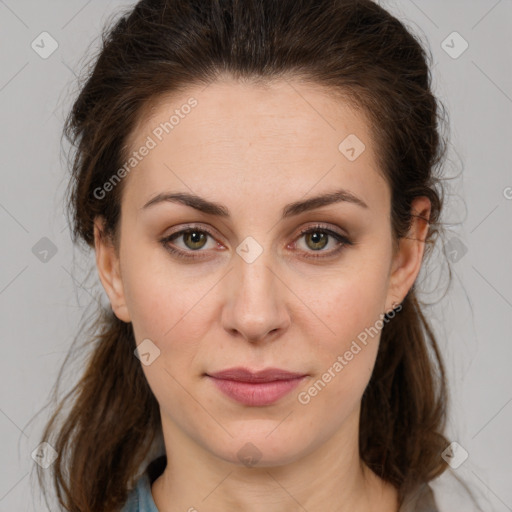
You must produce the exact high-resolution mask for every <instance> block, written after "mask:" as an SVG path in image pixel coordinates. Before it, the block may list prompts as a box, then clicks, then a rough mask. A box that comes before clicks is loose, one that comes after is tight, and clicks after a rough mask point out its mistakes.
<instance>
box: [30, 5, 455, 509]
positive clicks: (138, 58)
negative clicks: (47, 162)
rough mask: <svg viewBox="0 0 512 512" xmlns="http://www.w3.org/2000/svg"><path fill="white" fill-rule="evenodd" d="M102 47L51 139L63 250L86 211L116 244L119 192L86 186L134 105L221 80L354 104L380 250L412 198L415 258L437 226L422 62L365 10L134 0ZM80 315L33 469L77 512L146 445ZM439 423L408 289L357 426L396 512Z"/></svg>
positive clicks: (146, 407)
mask: <svg viewBox="0 0 512 512" xmlns="http://www.w3.org/2000/svg"><path fill="white" fill-rule="evenodd" d="M102 43H103V44H102V47H101V49H100V52H99V55H98V56H96V57H94V65H93V66H91V68H90V70H89V71H88V72H87V78H86V81H85V83H84V84H83V87H82V88H81V90H80V93H79V95H78V98H77V99H76V101H75V103H74V105H73V107H72V110H71V112H70V114H69V117H68V119H67V121H66V126H65V131H64V133H65V135H66V136H67V138H68V140H69V141H70V142H71V143H72V145H73V159H72V176H71V180H70V182H69V196H68V204H67V206H68V213H69V215H70V218H71V223H72V237H73V242H74V243H76V242H77V241H83V242H85V244H86V245H87V246H88V248H94V230H93V222H94V220H95V218H96V217H97V216H101V217H102V218H103V219H104V220H105V226H104V228H105V229H104V233H103V236H108V237H112V239H113V240H117V234H118V227H119V226H118V224H119V222H118V221H119V217H120V216H119V214H120V204H121V203H120V201H121V197H122V190H123V186H122V185H123V181H121V183H120V184H119V185H118V186H115V187H114V188H113V189H112V191H110V192H109V194H108V197H107V198H106V199H105V198H101V199H100V198H98V197H96V195H95V194H94V191H95V190H96V189H98V188H101V187H102V186H103V185H104V184H105V183H106V182H107V181H108V180H109V179H110V178H111V177H112V175H113V174H114V173H115V171H116V170H117V169H119V168H120V167H121V166H122V164H123V162H124V161H125V157H126V152H127V147H126V141H127V140H128V137H129V135H130V134H131V133H132V132H133V130H134V129H135V128H136V127H137V126H138V122H139V121H140V119H141V117H142V116H143V115H144V112H146V111H147V107H148V105H149V104H150V103H151V102H153V101H155V99H158V98H159V97H161V96H162V95H164V94H168V93H172V92H173V91H180V90H185V89H186V88H187V87H188V86H190V85H197V84H204V85H206V84H209V83H211V82H213V81H215V79H216V77H218V76H220V74H221V73H222V74H229V75H231V76H233V77H235V78H238V79H246V80H254V81H260V82H261V83H264V82H265V81H271V80H274V79H280V78H281V79H282V78H290V79H300V80H303V81H309V82H311V83H314V84H319V85H322V86H325V87H326V88H328V90H330V91H332V93H333V94H339V95H340V96H342V97H344V98H345V99H347V100H349V101H350V102H351V103H352V104H353V105H354V106H356V107H357V108H359V109H360V110H361V111H362V112H363V113H364V114H365V115H366V116H367V119H368V120H369V125H370V126H371V129H372V138H373V141H372V142H373V145H374V147H375V148H376V154H377V155H378V158H379V165H380V171H381V172H382V173H383V176H385V178H386V180H387V183H388V184H389V186H390V189H391V192H392V204H391V212H392V231H393V236H394V241H395V243H396V242H397V241H398V240H399V239H400V238H402V237H405V236H407V233H408V229H409V227H410V224H411V220H412V215H413V214H412V212H411V203H412V201H413V199H414V198H415V197H417V196H426V197H428V198H429V199H430V201H431V205H432V207H431V216H430V219H429V232H428V236H427V240H426V243H427V247H426V252H425V254H428V253H429V252H430V251H429V249H430V248H431V246H432V244H433V243H434V240H435V239H436V238H437V235H438V234H439V233H440V232H441V230H442V225H441V223H440V222H439V220H440V213H441V208H442V204H443V190H442V187H441V186H440V185H441V177H440V176H439V175H438V174H436V171H438V170H439V169H440V167H441V164H442V162H443V159H444V156H445V152H446V144H445V143H444V140H443V138H442V137H441V135H440V130H439V127H440V123H439V122H440V121H442V120H443V116H442V115H441V114H442V113H443V108H442V105H441V103H440V102H439V103H438V100H437V99H436V98H435V97H434V95H433V93H432V91H431V76H430V71H429V66H428V58H427V54H426V51H425V50H424V48H423V47H422V45H421V44H420V43H419V42H418V40H417V39H416V38H415V37H414V36H413V35H411V33H410V32H409V31H408V30H407V29H406V28H405V26H404V25H403V24H402V23H401V22H400V21H399V20H397V19H396V18H395V17H393V16H392V15H391V14H390V13H388V12H387V11H386V10H384V9H383V8H381V7H380V6H379V5H377V4H376V3H374V2H372V1H370V0H243V1H242V0H209V1H207V0H168V1H163V0H162V1H157V0H151V1H149V0H143V1H141V2H139V3H137V5H136V6H135V7H134V8H132V9H131V10H130V11H129V12H127V13H126V14H125V15H123V16H122V17H121V18H120V19H119V20H118V21H117V22H116V23H115V24H114V26H112V27H111V28H110V29H108V30H107V29H106V30H105V32H104V34H103V41H102ZM430 59H431V57H430ZM98 315H99V316H98ZM91 320H92V321H91V322H90V328H89V330H86V331H85V335H86V336H89V338H90V339H92V341H89V343H90V344H91V345H92V347H91V350H90V356H89V358H88V360H87V362H86V368H85V372H84V373H83V375H82V376H81V378H80V380H79V381H78V382H77V384H76V385H75V386H74V388H73V389H72V390H71V391H70V392H69V393H68V394H67V395H66V396H65V397H64V398H63V400H62V401H61V402H60V404H59V407H58V408H57V410H56V411H55V413H54V414H53V416H52V417H51V419H50V421H49V422H48V424H47V425H46V428H45V430H44V434H43V440H44V441H47V442H49V443H50V444H51V445H52V446H53V447H54V448H55V450H56V451H57V453H58V457H57V459H56V460H55V462H54V464H53V465H52V466H51V468H50V469H49V470H42V469H41V468H37V469H38V476H39V479H40V484H41V486H42V487H43V489H44V484H43V476H44V473H46V472H48V471H51V475H52V477H53V481H52V483H53V486H54V488H55V490H56V493H57V497H58V500H59V503H60V505H61V506H62V507H64V510H70V511H80V512H99V511H104V510H105V511H110V510H116V509H119V508H120V507H121V506H122V504H123V503H124V502H125V500H126V498H127V494H128V491H129V490H130V489H131V488H132V486H133V485H134V483H135V481H136V478H137V477H138V476H139V474H140V471H141V468H144V467H145V464H146V463H148V462H149V456H148V454H150V453H152V452H151V450H152V449H153V448H154V447H155V446H156V445H157V444H158V443H161V422H160V413H159V408H158V403H157V401H156V399H155V397H154V396H153V394H152V392H151V390H150V388H149V385H148V383H147V381H146V379H145V376H144V373H143V371H142V368H141V365H140V362H139V361H138V359H137V358H136V357H135V356H134V349H135V339H134V335H133V330H132V325H131V324H126V323H124V322H122V321H120V320H119V319H118V318H117V317H116V316H115V315H114V314H113V312H112V311H110V310H108V311H107V310H106V309H104V308H100V310H99V313H98V312H96V314H95V315H94V317H93V318H92V319H91ZM68 359H69V354H68V358H67V359H66V361H65V362H64V365H63V367H64V366H65V365H67V364H68ZM61 372H62V370H61ZM60 377H61V374H59V378H58V380H60ZM69 400H71V409H70V410H69V411H68V412H67V413H66V416H65V417H64V420H63V421H62V423H61V424H59V423H58V421H57V420H58V418H59V415H60V414H61V412H62V409H63V407H64V405H65V404H67V403H68V401H69ZM377 410H378V411H379V414H375V411H377ZM446 413H447V390H446V380H445V370H444V366H443V362H442V359H441V356H440V353H439V349H438V346H437V343H436V339H435V336H434V334H433V332H432V329H431V328H430V326H429V323H428V321H427V320H426V318H425V317H424V315H423V313H422V308H421V307H420V303H419V301H418V298H417V294H416V291H415V287H414V286H413V287H412V288H411V290H410V291H409V293H408V294H407V296H406V297H405V299H404V301H403V303H402V309H401V311H400V313H398V314H396V315H395V316H394V318H393V319H392V320H391V321H389V322H387V323H386V325H385V326H384V328H383V329H382V336H381V342H380V347H379V352H378V356H377V361H376V365H375V369H374V372H373V375H372V377H371V380H370V382H369V384H368V386H367V388H366V390H365V392H364V395H363V397H362V411H361V423H360V455H361V458H362V459H363V461H364V462H365V463H366V464H367V465H368V466H369V467H370V468H371V469H372V470H373V471H375V472H376V473H377V474H378V475H379V476H380V477H381V478H383V479H385V480H386V481H388V482H391V483H392V484H393V485H395V486H396V487H397V488H398V490H399V497H400V502H401V503H402V502H403V500H404V497H405V496H406V494H407V493H409V492H413V491H414V490H417V489H418V488H419V487H421V486H422V485H424V484H425V483H426V482H429V481H430V480H432V479H433V478H435V477H437V476H439V475H440V474H441V473H443V471H445V469H446V468H447V464H446V463H445V461H444V460H443V458H442V457H441V452H442V451H443V450H444V449H445V448H446V447H447V446H448V444H449V442H448V441H447V439H446V438H445V437H444V435H443V432H444V428H445V423H446ZM160 446H161V444H160ZM45 497H46V493H45Z"/></svg>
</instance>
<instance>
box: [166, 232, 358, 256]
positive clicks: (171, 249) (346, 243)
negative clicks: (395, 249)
mask: <svg viewBox="0 0 512 512" xmlns="http://www.w3.org/2000/svg"><path fill="white" fill-rule="evenodd" d="M191 231H195V232H198V233H207V234H208V235H210V236H211V237H212V238H214V239H215V236H214V234H213V233H212V232H211V231H210V230H209V229H206V228H199V227H197V226H193V225H192V226H187V228H186V229H182V230H181V231H176V232H175V233H172V234H171V235H169V236H166V237H165V238H162V239H161V240H160V243H161V244H162V245H163V246H164V248H165V249H166V250H167V251H169V252H170V253H171V254H173V255H175V256H177V257H178V258H183V259H186V260H195V259H202V258H203V257H202V256H196V255H195V254H189V253H194V252H204V251H201V250H197V251H192V250H189V251H183V250H182V249H177V248H176V247H173V246H172V244H170V242H171V241H172V240H174V239H176V238H179V237H180V236H182V235H184V234H186V233H189V232H191ZM308 233H324V234H327V235H329V236H331V237H332V238H334V239H336V240H337V241H338V242H340V245H339V247H338V248H337V249H334V250H331V251H328V252H327V256H320V255H305V256H304V257H305V258H309V259H319V258H329V257H333V256H335V255H337V254H338V253H339V252H341V250H343V248H344V247H345V246H350V245H354V243H353V242H352V241H351V240H350V239H349V238H347V237H346V236H344V235H342V234H340V233H337V232H336V231H332V230H331V229H329V228H327V227H325V226H323V225H321V224H317V225H316V226H310V227H308V228H305V229H303V230H302V231H301V232H300V233H299V235H298V237H297V239H296V240H298V239H300V238H301V237H302V236H304V235H306V234H308ZM294 243H295V242H294ZM318 252H326V251H318Z"/></svg>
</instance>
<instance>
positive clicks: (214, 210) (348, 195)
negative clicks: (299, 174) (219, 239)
mask: <svg viewBox="0 0 512 512" xmlns="http://www.w3.org/2000/svg"><path fill="white" fill-rule="evenodd" d="M165 202H171V203H179V204H183V205H186V206H190V207H192V208H194V209H196V210H198V211H200V212H203V213H206V214H208V215H215V216H218V217H230V213H229V209H228V208H227V207H226V206H224V205H222V204H220V203H216V202H213V201H208V200H207V199H204V198H202V197H200V196H197V195H195V194H189V193H187V192H176V193H161V194H158V195H157V196H155V197H153V199H150V200H149V201H148V202H147V203H146V204H145V205H144V206H143V207H142V209H146V208H149V207H150V206H154V205H156V204H159V203H165ZM341 202H344V203H351V204H354V205H357V206H360V207H362V208H368V205H367V204H366V203H365V202H364V201H363V200H362V199H360V198H359V197H357V196H356V195H354V194H353V193H352V192H350V191H348V190H345V189H339V190H336V191H334V192H329V193H326V194H322V195H319V196H315V197H311V198H309V199H306V200H304V201H296V202H293V203H289V204H287V205H286V206H285V207H284V208H283V210H282V214H281V216H282V218H283V219H286V218H288V217H293V216H295V215H299V214H301V213H303V212H306V211H309V210H314V209H316V208H321V207H322V206H327V205H330V204H334V203H341Z"/></svg>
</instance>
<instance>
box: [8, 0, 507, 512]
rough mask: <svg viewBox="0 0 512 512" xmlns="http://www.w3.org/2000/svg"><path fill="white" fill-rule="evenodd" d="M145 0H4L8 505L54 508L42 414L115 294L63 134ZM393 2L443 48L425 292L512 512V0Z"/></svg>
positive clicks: (447, 505) (495, 504)
mask: <svg viewBox="0 0 512 512" xmlns="http://www.w3.org/2000/svg"><path fill="white" fill-rule="evenodd" d="M131 3H132V2H120V1H110V2H104V1H100V0H89V1H69V0H54V1H49V0H46V1H35V0H32V1H28V0H25V1H15V0H0V39H1V40H0V59H1V61H0V62H1V66H0V105H1V109H2V119H3V121H2V123H1V124H0V134H1V141H2V151H1V154H0V162H1V172H2V187H1V194H0V226H1V229H2V266H1V269H0V304H1V311H2V322H1V324H0V329H1V339H2V355H3V357H2V358H0V366H1V376H2V377H1V378H2V385H1V388H0V389H1V391H0V434H1V457H0V475H1V478H0V512H7V511H11V510H16V511H33V510H42V507H40V505H38V504H37V503H38V500H39V492H38V490H37V489H36V488H35V479H34V476H31V474H33V473H34V472H33V467H34V464H35V462H34V460H33V459H32V458H31V453H32V452H33V450H34V449H35V448H36V446H37V445H38V443H39V438H40V434H41V427H42V425H43V424H44V420H45V419H46V412H43V413H41V414H40V415H39V417H38V418H36V419H34V421H31V420H32V419H33V417H34V415H35V414H36V412H38V411H40V409H41V407H43V406H44V405H45V404H46V402H47V400H48V396H49V393H50V391H51V389H52V386H53V384H54V382H55V379H56V377H57V372H58V370H59V368H60V366H61V364H62V362H63V361H64V357H65V355H66V352H67V350H68V348H69V347H70V345H71V342H72V340H73V338H74V336H75V334H76V332H77V330H78V326H79V323H80V319H81V317H82V315H83V314H84V312H85V311H86V307H87V305H88V304H89V303H92V302H93V301H94V298H93V297H101V298H100V300H101V302H103V303H105V301H106V296H105V295H104V293H103V291H102V289H101V288H100V287H99V281H98V279H97V278H96V275H95V273H94V272H93V273H92V275H90V276H89V278H87V271H88V270H89V269H90V268H91V267H92V266H93V265H94V258H93V255H92V254H83V253H81V252H80V251H79V250H77V249H74V248H73V246H72V244H71V240H70V234H69V231H68V227H67V223H66V219H65V217H64V211H63V205H64V203H63V198H64V192H65V187H66V185H67V181H66V180H67V170H66V160H65V158H64V157H63V156H62V154H61V146H60V145H61V139H60V137H61V130H62V125H63V120H64V115H65V114H66V112H67V109H68V108H69V106H70V104H71V101H72V98H73V93H74V91H75V90H76V83H75V73H78V72H79V70H80V69H81V67H82V64H83V63H84V56H86V55H90V51H89V53H87V52H88V50H87V49H88V48H89V45H92V46H91V47H90V48H95V47H96V46H95V45H96V43H97V38H98V36H99V34H100V31H101V28H102V27H103V24H104V22H105V21H106V20H107V17H108V16H110V15H111V14H112V13H114V12H116V11H117V10H118V9H119V8H120V7H121V6H129V5H130V4H131ZM380 3H381V5H383V6H384V7H385V8H387V9H388V10H390V11H391V12H392V13H393V14H395V15H396V16H398V17H399V18H400V19H402V20H404V21H405V23H406V24H407V26H408V27H409V28H410V29H411V30H412V31H413V32H414V33H415V34H416V35H418V36H419V37H420V38H421V39H422V41H424V42H426V43H427V44H428V46H429V47H430V48H431V50H432V53H433V58H434V66H433V69H432V72H433V77H434V87H435V92H436V93H437V95H438V96H439V98H440V99H441V100H442V101H443V103H444V104H445V106H446V108H447V110H448V113H449V116H450V122H451V125H450V128H451V146H450V153H449V161H448V163H447V166H446V173H447V174H448V175H449V176H452V177H453V179H451V180H450V196H449V197H448V203H449V209H448V211H447V212H446V215H445V217H444V221H445V222H446V223H447V225H448V227H449V228H450V231H449V233H448V236H447V239H446V240H445V245H444V246H439V248H438V250H437V252H434V254H433V258H432V259H431V261H430V263H429V265H428V266H427V267H425V268H424V269H422V273H421V275H420V277H421V284H424V285H425V286H427V288H430V292H428V293H425V295H424V299H425V300H429V301H431V302H436V301H437V303H436V304H434V305H433V306H432V307H431V308H430V310H429V315H431V318H432V322H433V325H434V327H435V330H436V332H437V333H438V335H439V338H440V340H439V341H440V345H441V348H442V350H443V354H444V358H445V361H446V366H447V370H448V378H449V382H450V390H451V394H452V396H451V398H452V404H451V405H452V408H451V410H450V421H449V430H448V434H449V437H450V440H452V441H457V442H458V443H459V444H460V445H461V446H462V447H463V448H464V449H465V450H466V451H467V452H468V454H469V457H468V458H467V460H465V461H464V463H463V464H462V465H460V466H459V467H458V468H457V469H456V470H454V473H456V474H457V475H460V477H462V478H463V479H464V480H465V481H466V482H469V483H470V486H471V487H472V489H473V490H475V491H477V492H479V495H481V496H482V500H483V501H481V503H482V506H483V507H484V508H485V509H486V510H496V511H498V512H502V511H511V510H512V486H511V485H510V484H511V483H512V464H511V462H512V443H511V442H510V433H511V425H512V403H511V402H512V376H511V375H512V372H511V371H510V362H511V361H512V343H511V342H510V341H511V334H510V333H511V331H512V321H511V318H512V271H511V263H512V258H511V256H510V254H511V252H512V236H511V235H512V228H511V222H510V221H511V219H512V172H511V168H510V156H509V155H510V150H511V145H512V128H511V122H510V121H511V117H512V116H511V115H512V63H511V62H512V56H511V49H512V37H511V32H512V2H511V0H499V1H497V0H478V1H473V0H472V1H471V2H469V1H463V0H459V1H454V0H451V1H440V0H435V1H434V0H428V1H427V0H415V1H412V0H400V1H381V2H380ZM43 31H47V32H48V33H49V34H51V36H52V38H53V39H54V40H56V41H57V43H58V48H57V49H56V50H55V52H54V53H53V54H51V55H50V56H49V57H48V58H46V59H43V58H41V56H40V55H39V54H38V53H36V51H34V50H33V49H32V47H31V43H32V41H34V40H35V41H36V42H37V41H38V40H39V41H40V39H38V36H39V35H40V34H41V32H43ZM454 31H456V32H458V33H459V34H460V35H461V36H462V37H463V38H464V39H465V40H466V41H467V42H468V44H469V47H468V48H467V50H466V51H465V52H464V53H462V54H461V55H460V56H458V57H457V58H453V57H452V56H450V55H449V54H448V53H447V52H446V51H445V49H444V47H443V44H444V45H446V44H449V45H450V46H453V48H452V49H451V50H449V51H451V52H458V51H460V50H461V49H462V46H461V44H462V42H461V40H459V39H457V38H456V39H453V36H451V39H450V38H448V39H447V42H446V43H443V41H445V40H446V38H447V37H448V36H449V35H450V34H452V32H454ZM451 40H453V41H454V42H453V43H451ZM47 42H48V41H47ZM45 48H46V49H48V48H50V46H49V44H46V45H45ZM447 50H448V48H447ZM64 147H66V146H64ZM44 237H46V238H48V239H49V240H50V241H51V244H49V242H48V241H47V240H43V241H41V239H43V238H44ZM52 245H54V246H55V248H54V250H56V253H55V254H52V252H51V251H50V252H49V253H48V254H47V255H46V256H45V254H44V253H42V252H41V250H42V249H41V248H43V249H44V248H47V247H48V246H52ZM34 247H35V248H34ZM443 248H444V252H445V253H447V254H448V255H449V257H450V258H452V260H453V263H452V269H453V272H454V274H453V283H452V286H451V288H450V289H449V290H448V292H447V294H446V295H445V296H444V297H443V293H442V292H443V290H444V288H443V287H442V286H441V285H439V284H438V283H437V280H438V279H441V283H443V282H444V280H445V279H446V265H445V263H443V259H442V252H443ZM454 250H455V252H454ZM45 258H46V260H45ZM71 373H72V372H71ZM75 376H76V375H75ZM65 382H66V381H65ZM64 391H65V390H64ZM459 453H460V452H459ZM446 485H448V484H447V483H446V478H445V477H442V478H441V479H439V481H438V482H437V483H436V486H437V489H438V491H437V492H438V493H439V494H438V500H439V502H440V504H441V506H442V510H443V511H450V512H454V511H455V510H457V512H460V510H462V509H461V508H460V507H461V505H460V504H459V502H457V501H456V500H458V499H459V498H458V497H457V494H456V493H454V492H452V491H447V489H448V488H449V487H446ZM443 486H444V487H443ZM464 510H469V509H468V508H465V509H464Z"/></svg>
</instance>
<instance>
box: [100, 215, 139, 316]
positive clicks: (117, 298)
mask: <svg viewBox="0 0 512 512" xmlns="http://www.w3.org/2000/svg"><path fill="white" fill-rule="evenodd" d="M103 220H104V219H103V218H101V217H96V219H95V220H94V247H95V251H96V267H97V268H98V274H99V277H100V280H101V284H102V285H103V288H104V289H105V292H106V293H107V295H108V298H109V299H110V304H111V305H112V311H114V314H115V315H116V316H117V318H119V320H122V321H123V322H126V323H128V322H130V321H131V320H130V314H129V313H128V309H127V307H126V303H125V295H124V287H123V281H122V279H121V271H120V265H119V256H118V254H117V251H116V248H115V247H114V244H113V242H112V240H111V239H110V238H109V237H108V236H107V235H106V234H105V231H104V227H103V225H104V224H103Z"/></svg>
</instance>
